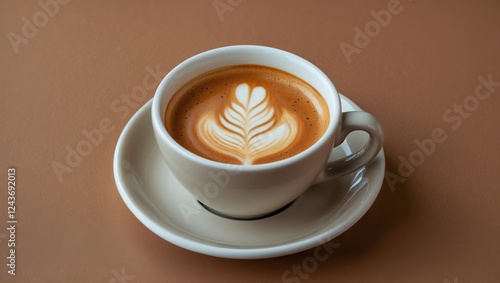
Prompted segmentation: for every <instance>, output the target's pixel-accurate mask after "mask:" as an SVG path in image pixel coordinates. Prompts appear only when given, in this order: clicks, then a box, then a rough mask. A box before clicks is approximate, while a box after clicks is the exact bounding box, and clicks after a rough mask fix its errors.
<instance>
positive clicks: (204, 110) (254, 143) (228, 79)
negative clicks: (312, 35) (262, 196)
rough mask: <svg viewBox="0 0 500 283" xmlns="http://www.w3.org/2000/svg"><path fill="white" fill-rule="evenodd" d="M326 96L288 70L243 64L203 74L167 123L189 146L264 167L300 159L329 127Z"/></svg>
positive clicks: (181, 93)
mask: <svg viewBox="0 0 500 283" xmlns="http://www.w3.org/2000/svg"><path fill="white" fill-rule="evenodd" d="M328 122H329V113H328V108H327V106H326V102H325V101H324V99H323V97H322V96H321V95H320V94H319V93H318V92H317V91H316V90H315V89H314V88H313V87H312V86H310V85H309V84H308V83H306V82H304V81H303V80H301V79H300V78H298V77H296V76H294V75H291V74H289V73H286V72H284V71H281V70H278V69H274V68H270V67H265V66H260V65H237V66H231V67H225V68H221V69H217V70H213V71H210V72H207V73H205V74H202V75H201V76H198V77H196V78H194V79H193V80H191V81H189V82H188V83H187V84H185V85H184V86H183V87H181V88H180V89H179V90H178V91H177V92H176V93H175V94H174V96H173V98H172V99H171V100H170V102H169V104H168V106H167V109H166V112H165V125H166V129H167V131H168V132H169V133H170V135H171V136H172V137H173V138H174V139H175V140H176V141H177V142H178V143H179V144H180V145H182V146H183V147H184V148H186V149H187V150H189V151H191V152H193V153H194V154H196V155H199V156H201V157H204V158H207V159H210V160H214V161H218V162H223V163H232V164H261V163H268V162H273V161H278V160H282V159H286V158H288V157H291V156H294V155H296V154H298V153H300V152H302V151H304V150H306V149H307V148H309V147H310V146H311V145H312V144H314V143H315V142H316V141H317V140H318V139H319V138H320V137H321V136H322V135H323V133H324V132H325V130H326V128H327V127H328Z"/></svg>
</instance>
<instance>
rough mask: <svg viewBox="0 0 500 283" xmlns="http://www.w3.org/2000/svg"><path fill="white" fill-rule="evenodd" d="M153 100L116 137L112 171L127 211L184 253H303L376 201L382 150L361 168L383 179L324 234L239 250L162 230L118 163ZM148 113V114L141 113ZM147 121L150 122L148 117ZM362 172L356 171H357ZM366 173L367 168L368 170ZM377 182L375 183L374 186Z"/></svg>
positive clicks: (244, 255) (334, 234)
mask: <svg viewBox="0 0 500 283" xmlns="http://www.w3.org/2000/svg"><path fill="white" fill-rule="evenodd" d="M340 97H341V100H345V101H346V102H347V103H349V104H351V106H352V107H353V108H354V109H355V110H362V109H361V108H360V107H359V106H358V105H357V104H356V103H354V102H353V101H352V100H350V99H349V98H347V97H345V96H344V95H342V94H340ZM151 105H152V100H149V101H148V102H147V103H145V104H144V105H143V106H142V107H141V108H140V109H139V110H138V111H137V112H136V113H135V114H134V115H133V116H132V117H131V118H130V120H129V121H128V122H127V124H126V126H125V127H124V128H123V130H122V132H121V134H120V137H119V138H118V141H117V144H116V148H115V152H114V158H113V172H114V178H115V183H116V186H117V189H118V192H119V194H120V196H121V197H122V199H123V201H124V202H125V204H126V205H127V207H128V208H129V210H130V211H131V212H132V214H134V216H135V217H136V218H137V219H138V220H139V221H140V222H141V223H142V224H143V225H145V226H146V227H147V228H148V229H149V230H151V231H152V232H153V233H155V234H156V235H158V236H159V237H161V238H162V239H164V240H166V241H168V242H170V243H172V244H175V245H177V246H179V247H182V248H185V249H187V250H191V251H193V252H197V253H201V254H205V255H210V256H216V257H221V258H232V259H263V258H272V257H279V256H284V255H289V254H293V253H297V252H300V251H304V250H307V249H310V248H313V247H316V246H320V245H322V244H324V243H326V242H328V241H331V240H332V239H334V238H335V237H337V236H339V235H341V234H342V233H344V232H345V231H346V230H348V229H349V228H351V227H352V226H353V225H354V224H355V223H357V222H358V221H359V220H360V219H361V218H362V217H363V216H364V215H365V214H366V212H367V211H368V210H369V209H370V207H371V206H372V205H373V203H374V201H375V199H376V198H377V196H378V194H379V192H380V190H381V187H382V183H383V172H384V170H385V155H384V149H383V148H382V149H381V150H380V152H379V153H378V155H377V156H376V157H375V159H374V160H372V161H371V162H370V163H369V164H367V165H365V166H364V167H363V168H368V167H371V166H374V165H375V164H376V163H379V164H378V167H377V168H374V169H377V170H379V171H380V172H381V173H382V176H381V177H380V178H378V179H376V180H371V181H370V187H372V188H371V189H370V191H369V192H368V193H369V195H367V196H366V197H364V202H363V205H362V206H359V207H358V208H357V209H356V210H355V212H353V215H352V216H351V217H349V218H348V219H347V220H346V221H344V222H343V223H341V224H340V225H337V226H334V227H330V228H328V227H326V228H327V229H326V230H325V231H321V232H318V233H317V234H313V235H309V236H305V237H304V238H298V239H296V240H295V241H292V242H287V243H283V244H278V245H276V246H267V247H256V248H249V247H242V248H231V247H223V246H216V245H208V244H206V243H202V242H199V241H195V240H192V239H188V238H187V237H185V234H184V233H181V232H179V231H171V230H168V229H165V227H163V226H161V225H160V224H158V223H156V220H155V219H151V218H150V217H149V216H148V215H147V213H146V212H144V211H142V209H141V208H139V207H138V205H137V204H136V202H135V201H134V200H133V199H132V198H131V196H130V195H129V194H130V193H131V191H130V190H129V189H127V188H126V184H125V182H124V178H123V174H124V172H122V171H123V170H121V166H120V162H121V161H122V160H124V159H125V158H124V156H125V154H126V152H125V150H124V149H125V148H126V146H124V144H125V143H126V141H127V139H128V138H129V134H128V133H130V132H131V129H132V128H134V127H135V126H136V124H138V123H140V122H141V121H142V119H143V115H147V116H151V115H149V114H150V113H149V111H148V110H150V109H151ZM144 112H147V113H144ZM149 119H151V118H150V117H149ZM359 170H361V169H358V170H357V171H359ZM367 170H368V169H367ZM375 181H377V182H376V183H373V182H375Z"/></svg>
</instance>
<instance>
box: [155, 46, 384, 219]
mask: <svg viewBox="0 0 500 283" xmlns="http://www.w3.org/2000/svg"><path fill="white" fill-rule="evenodd" d="M242 64H256V65H264V66H270V67H274V68H277V69H280V70H283V71H286V72H288V73H291V74H293V75H295V76H297V77H299V78H301V79H303V80H304V81H306V82H308V83H309V84H310V85H312V86H313V87H314V88H315V89H316V90H318V92H319V93H321V95H322V96H323V97H324V99H325V101H326V103H327V105H328V111H329V113H330V122H329V125H328V128H327V129H326V131H325V133H324V134H323V136H322V137H321V138H320V139H319V140H318V141H317V142H316V143H314V144H313V145H312V146H310V147H309V148H308V149H306V150H304V151H303V152H301V153H299V154H297V155H295V156H292V157H289V158H287V159H284V160H280V161H275V162H271V163H265V164H257V165H230V164H225V163H220V162H216V161H212V160H208V159H206V158H203V157H200V156H198V155H196V154H194V153H192V152H190V151H188V150H187V149H185V148H184V147H182V146H181V145H180V144H178V143H177V142H176V141H175V140H174V139H173V138H172V137H171V136H170V134H169V133H168V132H167V130H166V128H165V124H164V117H165V110H166V107H167V104H168V103H169V101H170V99H171V98H172V96H173V95H174V93H175V92H176V91H177V90H178V89H179V88H180V87H181V86H183V85H184V84H185V83H187V82H188V81H190V80H191V79H193V78H195V77H197V76H199V75H201V74H203V73H205V72H208V71H211V70H214V69H217V68H221V67H226V66H232V65H242ZM152 122H153V130H154V133H155V137H156V141H157V143H158V146H159V148H160V151H161V153H162V155H163V158H164V159H165V161H166V163H167V165H168V167H169V169H170V171H171V173H172V174H173V175H174V176H175V177H176V178H177V179H178V180H179V182H180V183H181V184H182V185H183V186H184V187H185V188H186V189H187V190H189V192H190V193H191V194H192V195H193V196H194V197H195V198H196V199H197V200H198V201H200V202H201V203H202V204H204V206H205V207H208V208H209V209H210V210H211V211H213V212H216V213H219V214H222V215H225V216H227V217H231V218H238V219H254V218H259V217H262V216H265V215H268V214H270V213H273V212H274V211H277V210H279V209H280V208H282V207H284V206H286V205H287V204H289V203H291V202H292V201H294V200H295V199H296V198H298V197H299V196H300V195H301V194H302V193H304V192H305V191H306V190H307V189H308V188H309V187H310V186H311V185H313V184H315V183H320V182H325V181H328V180H331V179H333V178H337V177H339V176H342V175H345V174H348V173H350V172H353V171H355V170H357V169H359V168H360V167H362V166H364V165H366V164H367V163H368V162H370V161H371V160H372V159H373V158H374V157H375V156H376V155H377V154H378V152H379V151H380V149H381V147H382V142H383V133H382V129H381V127H380V125H379V123H378V121H377V119H376V118H375V117H374V116H372V115H371V114H369V113H367V112H364V111H357V112H346V113H342V110H341V104H340V96H339V94H338V92H337V90H336V89H335V87H334V86H333V83H332V82H331V81H330V79H329V78H328V77H327V76H326V75H325V74H324V73H323V72H322V71H321V70H320V69H318V68H317V67H316V66H315V65H313V64H312V63H310V62H308V61H306V60H305V59H303V58H301V57H299V56H297V55H294V54H291V53H289V52H286V51H282V50H279V49H275V48H270V47H264V46H252V45H241V46H228V47H222V48H217V49H213V50H209V51H206V52H203V53H201V54H198V55H196V56H193V57H191V58H189V59H187V60H186V61H184V62H182V63H181V64H179V65H178V66H177V67H175V68H174V69H173V70H171V71H170V72H169V73H168V74H167V75H166V76H165V78H164V79H163V80H162V82H161V83H160V85H159V86H158V89H157V90H156V93H155V96H154V98H153V106H152ZM356 130H362V131H366V132H367V133H368V134H369V135H370V140H369V142H368V143H367V144H366V145H365V146H364V147H363V148H362V149H361V150H360V151H358V152H357V153H355V154H353V155H352V156H348V157H347V158H343V159H341V160H334V161H332V160H328V158H329V154H330V151H331V150H332V148H333V147H335V146H338V145H340V144H341V143H342V142H343V141H344V139H345V138H346V136H347V135H348V134H349V133H350V132H352V131H356ZM332 189H333V190H334V189H335V188H332Z"/></svg>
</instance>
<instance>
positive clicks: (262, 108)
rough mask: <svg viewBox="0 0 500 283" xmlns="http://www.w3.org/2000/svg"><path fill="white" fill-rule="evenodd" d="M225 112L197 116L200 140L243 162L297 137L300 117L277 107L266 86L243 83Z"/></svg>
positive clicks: (275, 150) (250, 161)
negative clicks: (253, 86)
mask: <svg viewBox="0 0 500 283" xmlns="http://www.w3.org/2000/svg"><path fill="white" fill-rule="evenodd" d="M229 99H230V101H229V103H228V104H227V106H226V107H225V108H224V109H223V111H222V113H214V112H213V111H209V112H208V113H206V114H205V115H203V116H202V117H201V118H200V119H199V120H198V130H199V131H198V133H199V138H200V140H201V141H202V142H203V143H204V144H205V145H206V146H208V147H210V148H212V149H213V150H215V151H217V152H220V153H223V154H227V155H229V156H232V157H234V158H236V159H238V160H239V161H240V162H241V164H254V161H255V160H257V159H259V158H261V157H265V156H267V155H270V154H276V153H278V152H280V151H282V150H285V149H286V148H287V147H288V146H289V145H290V144H291V143H292V142H293V141H294V140H295V138H296V136H297V131H298V121H297V118H296V117H295V116H294V115H292V114H291V113H289V112H288V111H287V110H285V109H283V110H281V111H277V109H275V107H274V105H273V104H272V101H271V99H270V97H269V94H268V93H267V92H266V90H265V89H264V88H263V87H260V86H258V87H255V88H253V89H250V86H249V85H248V84H245V83H243V84H240V85H238V87H237V88H236V91H235V93H234V94H233V95H232V96H231V97H230V98H229Z"/></svg>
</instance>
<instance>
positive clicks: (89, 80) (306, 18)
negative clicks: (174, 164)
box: [0, 0, 500, 282]
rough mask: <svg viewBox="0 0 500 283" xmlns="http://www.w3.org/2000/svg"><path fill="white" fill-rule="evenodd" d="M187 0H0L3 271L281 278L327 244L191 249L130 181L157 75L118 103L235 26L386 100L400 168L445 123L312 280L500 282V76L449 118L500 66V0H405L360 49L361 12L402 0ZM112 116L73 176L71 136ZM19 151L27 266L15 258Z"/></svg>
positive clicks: (53, 275) (351, 92) (392, 153)
mask: <svg viewBox="0 0 500 283" xmlns="http://www.w3.org/2000/svg"><path fill="white" fill-rule="evenodd" d="M61 1H62V0H61ZM42 2H43V3H45V2H50V1H49V0H42ZM173 2H174V1H153V0H151V1H81V0H72V1H69V3H67V4H59V5H58V9H59V10H58V11H57V12H56V13H54V14H55V15H53V16H52V17H48V18H47V19H48V20H47V22H46V23H44V22H43V20H44V18H43V15H41V14H40V13H39V11H43V10H42V8H41V6H40V5H39V4H38V2H37V1H12V0H8V1H2V3H1V4H0V11H1V12H0V13H1V15H0V35H2V40H0V62H1V64H0V95H1V104H0V115H1V116H0V117H1V121H2V124H1V125H2V131H1V133H2V137H1V139H0V142H1V143H0V156H1V159H0V160H1V161H0V162H1V166H0V168H1V170H0V171H1V172H0V189H1V190H0V228H1V230H0V240H1V242H0V255H1V256H0V282H202V281H210V282H280V281H281V280H282V278H281V277H282V274H283V273H284V272H285V271H287V270H291V268H292V266H293V265H301V264H302V262H303V260H304V259H305V258H307V257H311V256H313V250H308V251H305V252H301V253H298V254H294V255H290V256H286V257H281V258H274V259H266V260H230V259H219V258H214V257H210V256H205V255H200V254H196V253H193V252H190V251H186V250H184V249H181V248H179V247H177V246H174V245H172V244H170V243H168V242H166V241H164V240H162V239H161V238H159V237H157V236H156V235H154V234H153V233H152V232H150V231H149V230H148V229H147V228H145V227H144V226H143V225H142V224H141V223H140V222H139V221H138V220H137V219H136V218H135V217H134V216H133V215H132V213H131V212H130V211H129V210H128V209H127V207H126V206H125V204H124V202H123V201H122V199H121V198H120V196H119V194H118V191H117V189H116V186H115V183H114V179H113V173H112V172H113V171H112V170H113V169H112V159H113V151H114V148H115V144H116V141H117V139H118V136H119V134H120V133H121V131H122V129H123V127H124V126H125V124H126V122H127V121H128V120H129V119H130V117H132V115H133V113H135V111H136V110H137V109H139V107H140V106H142V105H143V104H144V103H146V102H147V101H148V100H149V99H150V98H151V97H152V96H153V93H154V90H151V91H148V95H147V97H145V98H144V99H143V100H141V101H139V103H137V105H136V106H130V107H128V110H129V111H130V112H129V113H127V114H126V115H125V114H124V115H123V116H120V117H119V116H118V115H117V114H116V113H115V112H113V111H112V109H111V105H112V104H113V103H116V102H115V101H116V100H120V99H121V98H122V96H123V95H130V92H131V91H132V89H133V88H134V87H135V86H138V85H139V86H140V85H142V79H143V78H144V77H145V76H146V75H147V74H148V72H147V71H146V68H147V67H149V68H153V69H154V68H155V67H156V66H158V68H159V69H160V70H161V71H162V72H167V71H169V70H170V69H171V68H173V67H174V66H175V65H176V64H178V63H180V62H181V61H182V60H184V59H186V58H188V57H190V56H192V55H194V54H197V53H199V52H202V51H205V50H208V49H211V48H215V47H220V46H225V45H233V44H260V45H267V46H273V47H277V48H281V49H284V50H287V51H290V52H293V53H296V54H298V55H300V56H303V57H304V58H306V59H308V60H310V61H312V62H313V63H315V64H316V65H318V66H319V67H320V68H321V69H323V70H324V71H325V72H326V73H327V74H328V75H329V76H330V77H331V78H332V80H333V81H334V83H335V84H336V86H337V88H338V89H339V91H340V92H342V93H344V94H346V95H347V96H348V97H350V98H351V99H352V100H354V101H355V102H356V103H358V104H359V105H360V106H361V107H363V108H364V109H366V110H367V111H370V112H372V113H373V114H375V115H376V116H377V117H379V118H380V120H381V122H382V124H383V126H384V129H385V132H386V141H385V145H384V148H385V153H386V161H387V170H388V172H391V173H392V174H394V175H399V173H398V166H399V165H400V164H401V161H400V160H401V158H404V159H408V158H409V156H410V155H411V154H412V152H414V151H416V150H418V146H417V145H416V143H415V141H416V140H419V141H422V140H424V139H428V138H431V137H432V135H431V133H432V131H433V130H434V129H436V128H440V129H442V130H443V131H444V133H445V134H446V136H447V139H446V141H444V142H443V143H440V144H437V145H436V148H435V150H434V152H432V153H431V154H430V155H429V156H426V157H425V160H424V161H423V163H422V164H421V165H420V166H417V167H416V168H415V171H414V172H413V173H412V174H409V176H407V177H405V178H404V182H400V181H401V180H402V179H398V180H399V181H395V183H394V184H392V185H390V184H389V182H387V180H386V181H385V182H384V185H383V187H382V189H381V192H380V194H379V196H378V198H377V200H376V201H375V203H374V205H373V206H372V208H371V209H370V210H369V211H368V213H367V214H366V215H365V216H364V217H363V218H362V219H361V220H360V221H359V222H358V223H357V224H356V225H355V226H354V227H352V228H351V229H349V230H348V231H347V232H345V233H344V234H342V235H341V236H339V237H338V238H336V239H335V240H334V242H335V243H340V244H341V246H340V247H338V248H337V249H335V252H334V253H333V254H332V255H331V256H330V257H329V258H328V260H326V261H324V262H320V263H319V264H318V267H317V269H316V270H314V272H311V273H309V274H307V276H308V278H307V279H306V278H303V280H301V281H302V282H500V240H499V239H500V218H499V213H500V206H499V204H498V201H499V200H500V192H499V184H500V177H499V176H500V146H499V142H500V127H499V124H500V123H499V122H500V119H499V118H500V114H499V108H500V97H499V96H500V86H494V87H491V95H490V97H489V98H487V99H486V100H481V101H479V105H473V104H470V105H469V106H468V107H469V109H471V107H477V109H476V108H474V109H473V110H472V111H465V112H466V113H465V114H462V115H463V116H467V118H460V119H461V122H462V123H461V124H460V125H458V124H456V123H458V122H452V121H446V120H445V119H444V118H443V115H445V113H448V115H451V116H453V117H455V118H456V117H462V116H459V114H453V112H449V109H451V111H453V107H454V105H455V104H456V105H461V104H463V103H464V101H468V103H473V102H474V100H473V99H472V98H471V97H470V96H472V95H474V91H475V89H476V87H477V86H478V85H480V81H479V79H478V77H479V76H481V77H483V78H488V76H491V80H493V81H495V82H497V84H498V82H500V16H499V15H500V2H499V1H496V0H489V1H488V0H482V1H472V0H455V1H439V3H436V2H438V1H424V0H413V1H410V0H401V2H400V4H399V5H400V6H399V7H400V8H399V9H400V12H399V13H398V14H393V15H392V17H391V20H390V22H389V23H388V24H387V25H386V27H382V28H381V29H380V30H379V31H378V30H375V29H373V30H372V33H371V34H372V35H373V37H370V41H369V42H368V43H367V44H365V45H366V46H362V47H361V48H359V50H357V53H353V54H351V55H350V56H345V55H344V54H343V52H342V51H341V49H340V47H339V46H340V44H341V43H346V44H350V45H352V46H355V42H354V39H355V36H356V29H355V28H356V27H359V28H361V29H364V28H365V26H366V25H367V24H368V25H370V24H369V23H370V21H373V19H374V18H373V15H371V14H370V11H372V10H374V11H380V10H382V9H387V5H388V3H391V2H392V1H389V0H377V1H364V2H361V1H326V0H325V1H284V0H283V1H264V0H259V1H250V0H240V1H237V0H220V1H218V2H217V3H223V4H226V5H230V6H228V7H230V8H231V9H229V10H227V11H225V12H224V13H221V12H220V11H219V13H218V12H217V10H216V9H215V8H214V5H213V2H214V1H212V0H208V1H176V2H175V3H173ZM215 2H216V1H215ZM401 9H402V10H401ZM37 13H38V14H37ZM35 15H38V16H39V17H40V18H38V19H37V21H38V23H39V24H40V23H41V24H40V25H41V26H40V27H39V28H38V30H37V31H36V33H35V34H34V35H33V34H31V35H30V34H28V35H29V36H30V37H31V38H29V39H28V38H26V39H25V40H24V43H19V44H18V46H17V45H16V44H14V45H13V44H11V42H10V40H9V34H10V33H14V34H17V35H18V36H22V28H23V25H25V23H24V22H23V20H22V19H23V17H26V19H28V20H29V21H30V22H31V23H33V16H35ZM40 15H41V16H40ZM11 36H12V34H11ZM365 43H366V42H365ZM358 46H359V42H358ZM16 49H17V51H18V52H17V53H16ZM348 59H350V62H349V60H348ZM485 90H486V89H485V88H483V89H482V90H481V91H485ZM471 105H472V106H471ZM450 113H451V114H450ZM105 118H108V119H110V120H111V121H112V124H113V126H114V128H113V130H112V131H111V132H110V133H108V134H106V135H105V136H104V137H103V140H102V142H101V143H100V144H99V145H98V146H95V147H94V148H93V150H92V152H91V153H90V154H89V155H88V156H86V157H84V159H83V160H82V162H81V164H79V165H78V166H76V167H75V168H73V169H72V172H70V173H65V174H64V175H63V176H62V181H59V180H58V178H57V176H56V174H55V172H54V170H53V168H52V163H53V162H61V163H64V162H65V156H66V154H67V150H66V147H67V146H70V147H72V148H74V147H75V146H76V144H77V143H78V142H80V141H81V140H83V139H84V136H83V134H82V131H83V130H91V129H94V128H96V127H98V125H99V122H100V121H101V120H102V119H105ZM120 118H122V119H120ZM452 126H457V127H456V129H453V128H452ZM400 156H401V157H400ZM11 166H14V167H15V168H16V170H17V174H16V178H17V195H16V197H17V199H16V201H17V202H16V208H17V214H16V216H17V219H18V224H17V230H16V244H17V246H16V248H17V251H16V256H17V262H16V263H17V268H16V273H17V275H16V276H10V275H8V274H7V267H6V262H7V260H6V257H7V255H8V251H7V236H8V235H7V233H6V231H7V230H6V227H7V224H6V221H7V212H6V211H7V209H6V205H7V181H6V178H7V168H9V167H11ZM386 173H387V172H386ZM394 175H391V176H394ZM117 274H118V275H117ZM120 274H121V275H125V278H121V277H120V276H121V275H120ZM297 278H298V277H297Z"/></svg>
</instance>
